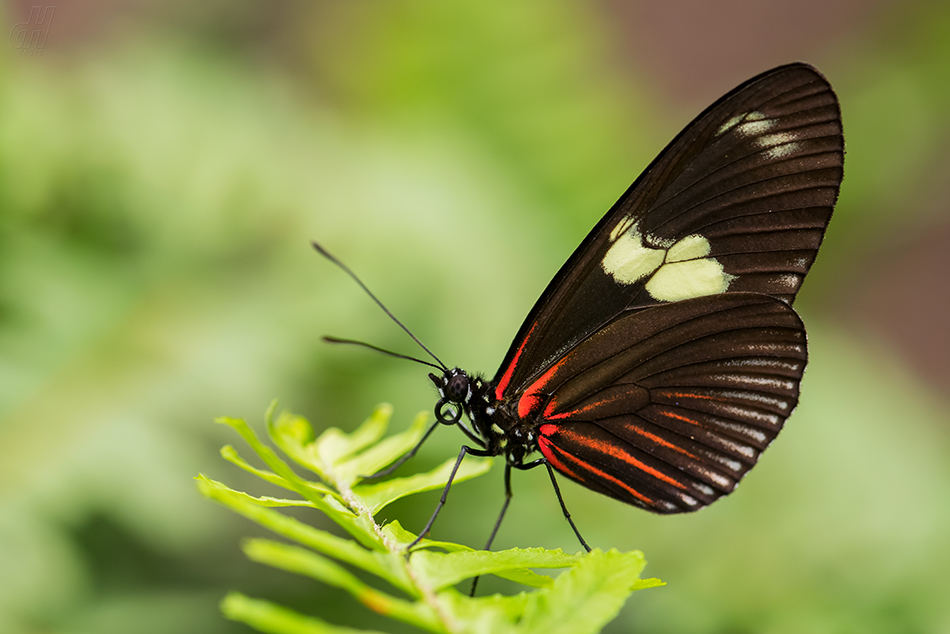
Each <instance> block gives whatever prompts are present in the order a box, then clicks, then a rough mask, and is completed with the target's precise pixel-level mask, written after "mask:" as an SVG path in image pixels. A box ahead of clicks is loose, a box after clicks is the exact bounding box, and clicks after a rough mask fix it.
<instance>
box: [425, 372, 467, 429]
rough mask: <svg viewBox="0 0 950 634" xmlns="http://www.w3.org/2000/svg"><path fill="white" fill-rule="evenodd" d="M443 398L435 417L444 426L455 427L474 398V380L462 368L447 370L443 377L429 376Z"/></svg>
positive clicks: (437, 406) (436, 409) (437, 405)
mask: <svg viewBox="0 0 950 634" xmlns="http://www.w3.org/2000/svg"><path fill="white" fill-rule="evenodd" d="M429 379H431V380H432V383H434V384H435V388H436V389H437V390H438V391H439V396H441V397H442V398H441V399H440V400H439V402H438V403H437V404H436V406H435V415H436V418H437V419H438V421H439V422H440V423H442V424H444V425H454V424H455V423H457V422H458V421H459V419H460V418H461V417H462V411H463V410H464V409H465V406H466V405H468V403H469V401H471V398H472V380H471V379H470V378H469V376H468V374H466V373H465V370H462V369H461V368H451V369H447V370H445V371H444V372H443V373H442V376H441V377H440V376H436V375H435V374H431V373H430V374H429Z"/></svg>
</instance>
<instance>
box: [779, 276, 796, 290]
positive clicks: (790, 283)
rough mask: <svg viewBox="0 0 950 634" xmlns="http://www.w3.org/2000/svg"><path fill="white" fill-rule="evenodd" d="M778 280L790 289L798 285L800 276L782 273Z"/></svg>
mask: <svg viewBox="0 0 950 634" xmlns="http://www.w3.org/2000/svg"><path fill="white" fill-rule="evenodd" d="M776 281H777V282H778V283H779V284H781V285H782V286H784V287H786V288H790V289H794V288H795V287H796V286H798V276H797V275H795V274H793V273H788V274H787V275H780V276H779V277H778V280H776Z"/></svg>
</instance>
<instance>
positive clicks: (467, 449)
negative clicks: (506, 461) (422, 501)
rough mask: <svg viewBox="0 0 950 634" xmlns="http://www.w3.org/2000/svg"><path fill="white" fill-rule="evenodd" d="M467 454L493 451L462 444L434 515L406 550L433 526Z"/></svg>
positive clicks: (410, 548) (412, 546) (478, 454)
mask: <svg viewBox="0 0 950 634" xmlns="http://www.w3.org/2000/svg"><path fill="white" fill-rule="evenodd" d="M465 454H469V455H472V456H491V453H489V452H487V451H484V450H482V449H473V448H472V447H469V446H467V445H462V450H461V451H459V457H458V459H457V460H456V461H455V466H454V467H452V473H450V474H449V480H448V482H446V483H445V488H444V489H442V497H441V498H439V504H438V505H437V506H436V507H435V511H434V512H433V513H432V517H430V518H429V521H428V522H426V525H425V528H423V529H422V531H421V532H420V533H419V536H418V537H416V538H415V539H414V540H412V543H410V544H409V545H408V546H407V547H406V552H407V553H408V552H409V551H411V550H412V549H413V548H414V547H415V546H416V544H418V543H419V542H421V541H422V538H423V537H425V536H426V534H427V533H428V532H429V529H431V528H432V524H434V523H435V518H436V517H438V516H439V511H441V510H442V507H443V506H445V500H446V498H448V496H449V489H451V488H452V481H453V480H455V474H456V473H458V470H459V467H460V466H462V459H463V458H464V457H465Z"/></svg>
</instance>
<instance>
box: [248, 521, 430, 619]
mask: <svg viewBox="0 0 950 634" xmlns="http://www.w3.org/2000/svg"><path fill="white" fill-rule="evenodd" d="M244 552H245V553H246V554H247V556H248V558H250V559H251V560H253V561H257V562H260V563H265V564H269V565H271V566H273V567H275V568H280V569H282V570H287V571H289V572H296V573H297V574H301V575H306V576H308V577H311V578H313V579H317V580H319V581H323V582H324V583H327V584H329V585H331V586H335V587H337V588H340V589H342V590H345V591H346V592H348V593H350V595H352V596H353V598H355V599H356V600H357V601H359V602H360V603H362V604H363V605H365V606H366V607H368V608H369V609H371V610H373V611H374V612H377V613H379V614H382V615H383V616H388V617H390V618H394V619H396V620H399V621H403V622H404V623H409V624H411V625H415V626H417V627H421V628H423V629H426V630H429V631H431V632H439V631H441V629H442V628H441V627H440V625H439V620H438V618H437V616H436V614H435V611H434V610H433V609H432V608H431V607H429V606H427V605H426V604H424V603H420V602H416V601H405V600H402V599H397V598H396V597H394V596H392V595H390V594H386V593H384V592H380V591H379V590H376V589H375V588H372V587H371V586H369V585H367V584H366V583H364V582H363V581H360V580H359V579H358V578H357V577H356V576H354V575H352V574H351V573H349V572H347V570H346V569H345V568H343V567H342V566H340V565H338V564H335V563H333V562H332V561H330V560H329V559H326V558H325V557H321V556H320V555H317V554H316V553H313V552H310V551H308V550H304V549H302V548H298V547H296V546H288V545H286V544H279V543H277V542H273V541H270V540H266V539H255V540H251V541H249V542H247V543H246V544H245V545H244Z"/></svg>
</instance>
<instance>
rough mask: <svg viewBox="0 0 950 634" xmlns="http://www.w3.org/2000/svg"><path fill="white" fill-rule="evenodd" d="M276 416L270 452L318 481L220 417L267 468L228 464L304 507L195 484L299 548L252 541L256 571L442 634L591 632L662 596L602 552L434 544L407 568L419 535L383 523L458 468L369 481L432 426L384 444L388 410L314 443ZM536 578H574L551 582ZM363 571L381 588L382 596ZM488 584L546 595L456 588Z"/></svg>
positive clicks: (421, 422)
mask: <svg viewBox="0 0 950 634" xmlns="http://www.w3.org/2000/svg"><path fill="white" fill-rule="evenodd" d="M274 411H275V406H271V408H270V409H269V410H268V413H267V430H268V435H269V437H270V439H271V441H272V442H273V443H274V445H276V447H277V448H278V449H279V450H280V452H281V453H282V454H283V455H284V456H286V457H287V458H289V460H290V461H292V462H293V463H294V464H296V465H297V466H298V467H301V468H303V469H305V470H306V471H308V472H310V473H312V474H313V475H314V476H316V478H315V479H310V478H309V477H307V478H305V477H302V476H300V475H298V474H297V472H296V471H295V470H294V469H293V468H292V467H291V465H290V464H289V463H288V461H287V460H285V458H283V457H281V455H280V454H279V453H278V452H277V451H275V450H274V449H273V448H272V447H271V446H269V445H267V444H265V443H264V442H263V441H262V440H261V439H260V438H259V437H258V436H257V434H256V433H255V432H254V431H253V430H252V429H251V427H250V426H249V425H248V424H247V423H245V422H244V421H243V420H240V419H233V418H221V419H219V420H218V422H220V423H223V424H226V425H229V426H231V427H232V428H233V429H234V430H235V431H237V432H238V434H240V435H241V437H242V438H243V439H244V440H245V441H246V442H247V444H248V445H249V446H250V448H251V449H252V450H253V451H254V453H255V454H257V456H258V457H259V458H260V459H261V460H262V461H263V462H264V465H265V466H266V468H258V467H254V466H252V465H251V464H250V463H248V462H247V461H245V460H244V459H243V458H241V456H240V455H239V454H238V452H237V451H236V450H235V449H234V448H233V447H230V446H227V447H225V448H224V449H223V450H222V452H221V453H222V456H223V457H224V458H225V459H226V460H228V461H229V462H231V463H233V464H235V465H236V466H238V467H240V468H241V469H244V470H245V471H247V472H249V473H252V474H254V475H256V476H258V477H260V478H261V479H263V480H265V481H267V482H269V483H270V484H273V485H275V486H277V487H280V488H283V489H285V490H287V491H290V492H292V493H294V494H296V497H290V498H284V497H254V496H251V495H248V494H246V493H242V492H240V491H235V490H233V489H230V488H229V487H227V486H226V485H224V484H222V483H220V482H215V481H213V480H210V479H208V478H206V477H204V476H198V478H197V482H198V488H199V490H200V491H201V492H202V493H203V494H204V495H205V496H207V497H209V498H211V499H212V500H215V501H217V502H220V503H221V504H224V505H225V506H227V507H229V508H230V509H232V510H233V511H235V512H237V513H239V514H241V515H243V516H244V517H246V518H248V519H250V520H251V521H253V522H256V523H257V524H260V525H261V526H263V527H265V528H267V529H269V530H271V531H273V532H274V533H276V534H277V535H279V536H281V537H283V538H285V539H286V540H288V541H290V542H293V543H295V544H296V545H294V544H288V543H285V542H276V541H272V540H267V539H254V540H250V541H248V542H247V543H246V544H245V545H244V552H245V554H246V555H247V556H248V557H249V558H250V559H252V560H254V561H256V562H259V563H263V564H266V565H269V566H273V567H275V568H280V569H282V570H286V571H288V572H292V573H296V574H299V575H303V576H307V577H311V578H313V579H317V580H319V581H321V582H323V583H326V584H328V585H331V586H334V587H337V588H340V589H342V590H344V591H345V592H348V593H349V594H350V595H351V596H352V597H353V598H354V599H355V600H356V601H357V602H359V603H361V604H363V605H364V606H366V607H367V608H369V609H371V610H373V611H374V612H377V613H379V614H383V615H385V616H387V617H390V618H392V619H395V620H398V621H402V622H404V623H409V624H411V625H414V626H416V627H418V628H419V629H421V630H424V631H428V632H437V633H459V634H461V633H473V634H476V633H489V632H490V633H499V634H505V633H512V634H514V633H519V634H529V633H534V632H538V633H539V634H540V633H542V632H543V633H544V634H562V633H563V634H587V633H593V632H597V631H599V630H600V628H601V627H603V625H604V624H606V623H607V622H609V621H610V620H611V619H612V618H613V617H614V616H615V615H616V614H617V612H618V611H619V610H620V608H621V606H622V605H623V603H624V601H625V600H626V599H627V597H629V596H630V594H631V593H632V592H634V591H635V590H640V589H643V588H648V587H653V586H657V585H662V583H661V582H659V581H658V580H656V579H640V572H641V571H642V570H643V567H644V566H645V565H646V562H645V561H644V559H643V554H642V553H640V552H639V551H633V552H629V553H620V552H617V551H610V552H601V551H599V550H594V551H592V552H590V553H583V554H575V555H572V554H567V553H564V552H562V551H560V550H544V549H541V548H528V549H511V550H504V551H499V552H487V551H477V550H473V549H471V548H469V547H467V546H463V545H460V544H451V543H447V542H436V541H431V540H427V539H424V540H422V541H421V542H420V543H419V544H418V546H416V547H415V549H414V550H413V552H412V554H411V556H409V557H407V556H406V547H407V545H408V544H410V543H411V542H412V541H413V540H414V539H415V538H416V536H415V535H413V534H412V533H411V532H409V531H407V530H405V529H404V528H402V526H400V525H399V523H398V522H391V523H389V524H386V525H380V524H378V523H377V522H376V520H375V518H374V516H375V514H376V513H378V512H379V511H380V510H381V509H383V508H385V507H386V506H387V505H388V504H390V503H392V502H394V501H395V500H398V499H399V498H402V497H405V496H407V495H412V494H414V493H419V492H422V491H429V490H432V489H438V488H442V487H443V486H444V485H445V482H446V480H447V478H448V475H449V472H450V470H451V467H452V465H453V463H454V460H448V461H446V462H445V463H443V464H442V465H440V466H439V467H436V468H435V469H433V470H431V471H429V472H425V473H417V474H414V475H411V476H407V477H397V478H392V479H390V480H386V481H384V482H367V483H362V482H361V478H362V476H363V475H364V474H368V473H374V472H376V471H378V470H380V469H382V468H384V467H386V466H387V465H390V464H392V463H393V462H394V461H395V460H397V459H398V458H399V456H401V455H402V454H404V453H405V452H406V451H408V450H409V449H410V448H411V447H413V446H414V445H415V444H416V443H417V442H418V440H419V439H420V438H421V437H422V434H423V433H424V430H425V427H426V422H427V416H426V415H424V414H423V415H420V416H418V417H416V419H415V421H414V422H413V423H412V425H411V426H410V427H409V429H408V430H406V431H404V432H402V433H399V434H395V435H392V436H388V437H386V436H385V434H386V429H387V427H388V424H389V419H390V416H391V413H392V412H391V408H389V407H388V406H385V405H384V406H380V407H378V408H377V409H376V410H375V411H374V412H373V414H372V415H371V416H370V417H369V419H368V420H367V421H366V422H365V423H363V425H361V426H360V427H359V428H358V429H357V430H356V431H354V432H352V433H345V432H343V431H341V430H339V429H335V428H331V429H328V430H326V431H324V432H323V433H322V434H320V435H319V436H315V434H314V432H313V428H312V427H311V426H310V423H309V422H307V421H306V420H305V419H304V418H302V417H300V416H296V415H293V414H289V413H286V412H284V413H281V414H280V415H279V416H277V417H276V418H275V417H274ZM490 466H491V459H486V458H468V459H466V461H465V462H463V463H462V466H461V468H460V469H459V471H458V473H457V474H456V477H455V479H456V481H462V480H467V479H469V478H473V477H476V476H478V475H481V474H483V473H485V472H486V471H488V469H489V468H490ZM287 506H303V507H311V508H315V509H318V510H320V511H321V512H323V513H324V514H326V515H327V517H329V518H330V519H331V520H333V521H334V522H335V523H336V524H337V525H339V526H340V528H342V529H343V530H344V531H346V532H347V533H348V534H349V535H350V536H351V539H350V538H346V537H340V536H338V535H334V534H333V533H330V532H328V531H324V530H321V529H317V528H314V527H312V526H309V525H307V524H305V523H303V522H301V521H299V520H297V519H295V518H293V517H290V516H288V515H285V514H283V513H281V512H280V511H279V510H277V509H279V508H281V507H287ZM535 569H541V570H545V569H562V570H564V572H562V573H561V574H559V575H558V576H557V577H556V578H553V577H551V576H548V575H545V574H539V573H538V572H535ZM354 570H361V571H363V572H365V573H369V574H370V575H372V576H373V577H375V578H376V579H377V580H378V581H379V582H380V583H379V584H378V585H379V587H377V586H376V585H372V584H370V583H368V582H367V581H365V580H363V578H361V577H360V576H358V575H356V574H354V572H353V571H354ZM487 574H493V575H496V576H499V577H503V578H505V579H510V580H512V581H516V582H518V583H521V584H523V585H525V586H528V587H531V588H537V590H536V591H534V592H531V593H520V594H517V595H513V596H503V595H493V596H490V597H480V598H470V597H467V596H465V595H463V594H462V593H460V592H459V591H457V590H456V589H455V587H454V586H455V585H456V584H458V583H460V582H463V581H465V580H466V579H471V578H473V577H477V576H479V575H487ZM363 577H364V578H365V575H363ZM387 587H388V589H386V588H387ZM222 610H223V612H224V614H225V615H226V616H227V617H228V618H231V619H235V620H238V621H242V622H244V623H246V624H248V625H250V626H251V627H254V628H255V629H258V630H260V631H262V632H269V633H273V634H298V633H301V632H312V633H314V634H322V633H332V634H340V633H344V632H346V633H355V632H365V631H364V630H354V629H352V628H347V627H342V626H338V625H332V624H330V623H326V622H325V621H322V620H320V619H318V618H315V617H312V616H306V615H302V614H299V613H297V612H294V611H293V610H289V609H287V608H284V607H281V606H279V605H275V604H272V603H269V602H266V601H260V600H256V599H251V598H248V597H245V596H243V595H240V594H236V593H234V594H230V595H228V596H227V597H226V598H225V600H224V602H223V603H222Z"/></svg>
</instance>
